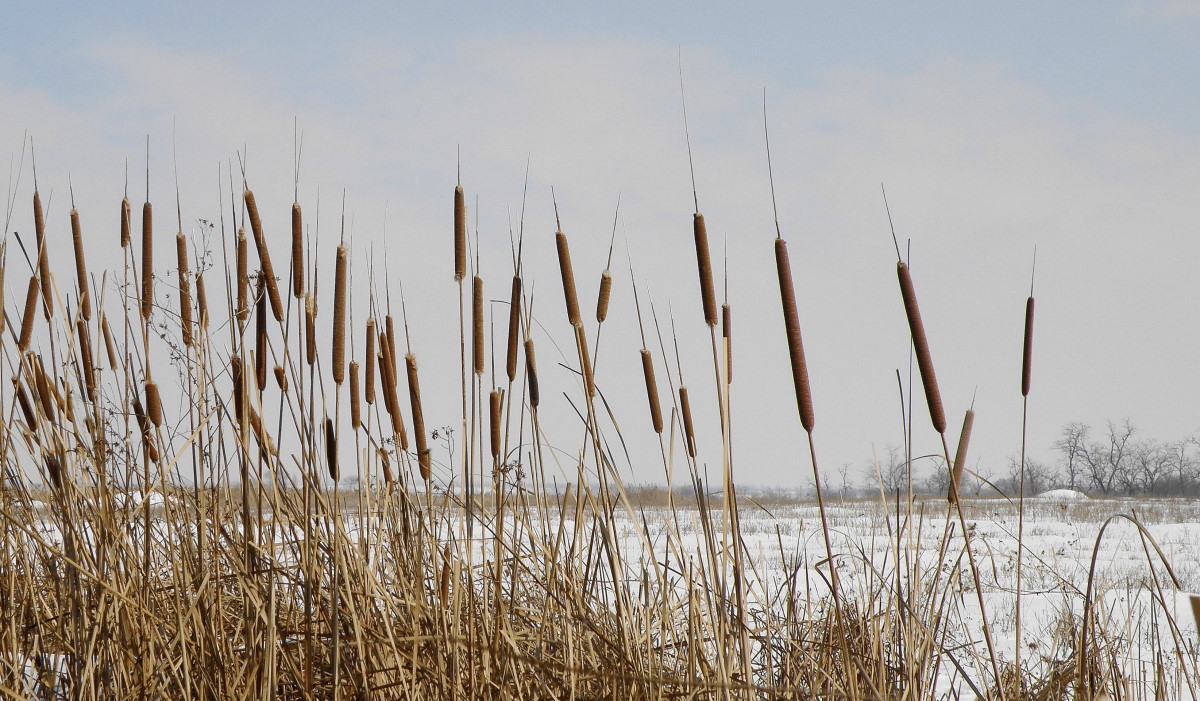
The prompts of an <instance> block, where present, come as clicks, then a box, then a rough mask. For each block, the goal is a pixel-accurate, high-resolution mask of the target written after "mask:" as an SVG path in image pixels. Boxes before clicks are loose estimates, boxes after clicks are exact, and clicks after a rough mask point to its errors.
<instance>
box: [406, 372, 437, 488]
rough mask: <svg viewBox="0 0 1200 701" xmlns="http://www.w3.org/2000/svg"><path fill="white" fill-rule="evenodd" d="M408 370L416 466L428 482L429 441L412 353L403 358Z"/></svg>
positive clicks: (419, 385)
mask: <svg viewBox="0 0 1200 701" xmlns="http://www.w3.org/2000/svg"><path fill="white" fill-rule="evenodd" d="M404 365H405V368H406V369H407V370H408V404H409V407H410V408H411V409H412V419H413V438H414V439H415V440H416V441H417V466H418V467H419V469H420V470H421V479H423V480H425V481H426V482H428V481H429V480H430V479H431V478H432V477H433V472H432V466H431V464H430V463H431V458H430V455H429V439H428V436H426V435H425V412H424V411H422V409H421V384H420V382H418V380H417V357H416V356H415V355H413V354H412V353H409V354H407V355H405V356H404Z"/></svg>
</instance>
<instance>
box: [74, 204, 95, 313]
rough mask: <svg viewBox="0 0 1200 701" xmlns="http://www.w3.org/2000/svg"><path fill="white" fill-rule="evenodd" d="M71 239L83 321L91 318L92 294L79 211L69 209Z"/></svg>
mask: <svg viewBox="0 0 1200 701" xmlns="http://www.w3.org/2000/svg"><path fill="white" fill-rule="evenodd" d="M71 240H72V241H73V242H74V244H75V277H76V278H77V279H78V280H79V312H80V314H82V315H83V319H84V321H91V320H92V295H91V293H90V292H89V291H88V281H87V259H86V258H85V257H84V255H83V231H82V229H81V228H80V226H79V212H77V211H75V210H74V209H72V210H71Z"/></svg>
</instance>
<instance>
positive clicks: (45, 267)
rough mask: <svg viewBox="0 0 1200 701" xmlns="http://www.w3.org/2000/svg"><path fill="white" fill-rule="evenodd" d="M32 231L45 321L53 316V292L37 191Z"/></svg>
mask: <svg viewBox="0 0 1200 701" xmlns="http://www.w3.org/2000/svg"><path fill="white" fill-rule="evenodd" d="M33 230H34V234H35V236H36V238H35V240H36V242H37V263H38V277H39V280H40V281H41V283H42V311H43V313H45V315H46V319H50V318H51V317H52V316H54V290H53V284H52V282H51V280H50V251H49V250H48V249H47V247H46V217H45V216H44V215H43V213H42V198H41V197H40V196H39V195H38V192H37V189H34V191H33Z"/></svg>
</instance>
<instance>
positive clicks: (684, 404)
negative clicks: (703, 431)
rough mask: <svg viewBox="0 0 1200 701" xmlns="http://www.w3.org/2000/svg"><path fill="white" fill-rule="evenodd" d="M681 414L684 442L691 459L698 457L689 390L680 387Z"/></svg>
mask: <svg viewBox="0 0 1200 701" xmlns="http://www.w3.org/2000/svg"><path fill="white" fill-rule="evenodd" d="M679 412H680V413H681V414H683V439H684V440H683V442H684V446H685V447H686V448H687V454H688V456H689V457H693V458H694V457H696V429H695V426H694V425H693V424H692V403H691V402H690V401H688V390H687V387H684V386H683V385H680V386H679Z"/></svg>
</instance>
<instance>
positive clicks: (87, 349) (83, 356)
mask: <svg viewBox="0 0 1200 701" xmlns="http://www.w3.org/2000/svg"><path fill="white" fill-rule="evenodd" d="M75 335H76V338H77V340H78V341H79V356H80V360H81V363H82V365H83V386H84V389H85V391H87V398H88V401H89V402H95V401H96V364H95V361H94V360H93V358H92V340H91V338H90V337H89V336H88V328H87V323H86V322H84V320H83V319H82V318H80V319H76V320H75Z"/></svg>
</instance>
